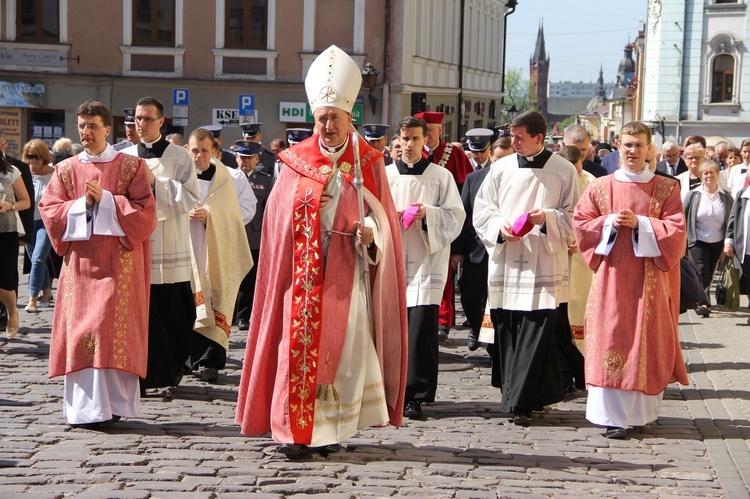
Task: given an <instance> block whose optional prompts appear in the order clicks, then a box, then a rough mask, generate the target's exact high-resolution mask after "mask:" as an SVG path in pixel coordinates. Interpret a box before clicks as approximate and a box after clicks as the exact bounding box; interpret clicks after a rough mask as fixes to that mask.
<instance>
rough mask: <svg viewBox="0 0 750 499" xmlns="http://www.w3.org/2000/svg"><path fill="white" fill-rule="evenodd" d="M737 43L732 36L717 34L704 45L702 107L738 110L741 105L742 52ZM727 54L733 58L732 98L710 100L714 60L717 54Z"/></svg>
mask: <svg viewBox="0 0 750 499" xmlns="http://www.w3.org/2000/svg"><path fill="white" fill-rule="evenodd" d="M738 43H742V42H737V41H736V40H735V39H734V38H733V37H732V36H730V35H727V34H719V35H716V36H714V37H713V38H712V39H711V40H709V42H708V44H707V47H706V59H705V63H706V65H705V68H706V74H705V75H704V79H703V81H704V91H703V107H704V108H711V107H715V108H722V107H731V108H733V109H735V108H736V109H737V110H739V107H740V105H741V102H740V95H741V90H742V52H741V51H740V50H738ZM720 55H729V56H731V57H732V58H733V59H734V82H733V85H732V100H731V101H727V102H711V92H712V89H713V76H714V60H715V59H716V57H717V56H720Z"/></svg>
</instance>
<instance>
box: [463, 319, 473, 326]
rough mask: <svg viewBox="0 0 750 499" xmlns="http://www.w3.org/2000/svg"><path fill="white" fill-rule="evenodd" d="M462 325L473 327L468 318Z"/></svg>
mask: <svg viewBox="0 0 750 499" xmlns="http://www.w3.org/2000/svg"><path fill="white" fill-rule="evenodd" d="M461 327H471V322H469V319H466V320H465V321H464V322H463V324H461Z"/></svg>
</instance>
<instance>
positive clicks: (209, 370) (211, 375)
mask: <svg viewBox="0 0 750 499" xmlns="http://www.w3.org/2000/svg"><path fill="white" fill-rule="evenodd" d="M201 376H203V381H205V382H206V383H216V382H217V381H219V371H218V370H217V369H216V368H215V367H204V368H203V371H202V372H201Z"/></svg>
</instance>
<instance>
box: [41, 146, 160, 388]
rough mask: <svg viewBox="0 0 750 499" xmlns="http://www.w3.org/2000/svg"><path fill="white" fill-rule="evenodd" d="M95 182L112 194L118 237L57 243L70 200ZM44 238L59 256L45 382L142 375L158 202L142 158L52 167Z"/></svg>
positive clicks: (121, 156) (44, 201) (46, 193)
mask: <svg viewBox="0 0 750 499" xmlns="http://www.w3.org/2000/svg"><path fill="white" fill-rule="evenodd" d="M88 179H95V180H97V181H98V182H99V185H100V186H101V187H102V188H103V189H105V190H108V191H110V192H111V193H112V195H113V197H114V201H115V207H116V210H117V220H118V222H119V223H120V225H121V226H122V229H123V231H124V232H125V235H124V236H122V237H115V236H100V235H96V234H92V236H91V238H90V239H89V240H88V241H72V242H65V241H63V240H62V238H63V235H64V234H65V229H66V227H67V224H68V211H69V210H70V208H71V206H72V205H73V202H74V201H75V200H76V199H78V198H80V197H83V196H84V189H85V183H86V180H88ZM39 211H40V212H41V214H42V219H44V225H45V227H46V228H47V234H48V235H49V238H50V240H51V241H52V246H53V247H54V248H55V251H56V252H57V254H58V255H62V256H63V266H62V271H61V272H60V282H59V284H58V288H57V304H56V305H55V315H54V318H53V322H52V340H51V345H50V357H49V370H50V377H53V376H61V375H64V374H68V373H72V372H76V371H80V370H81V369H85V368H92V367H93V368H96V369H120V370H122V371H127V372H130V373H133V374H137V375H138V376H140V377H141V378H143V377H145V376H146V361H147V356H148V304H149V289H150V287H149V285H150V282H151V245H150V242H149V236H150V235H151V233H152V232H153V231H154V228H155V227H156V202H155V201H154V196H153V194H152V193H151V187H150V186H149V183H148V177H147V176H146V164H145V163H144V162H143V160H142V159H140V158H136V157H133V156H128V155H126V154H118V155H117V156H115V158H114V160H112V161H111V162H106V163H83V162H81V161H79V160H78V158H77V157H73V158H70V159H67V160H65V161H63V162H61V163H59V164H58V165H57V166H56V167H55V173H54V175H53V176H52V179H51V180H50V183H49V185H48V186H47V189H46V190H45V191H44V196H43V197H42V200H41V201H40V203H39Z"/></svg>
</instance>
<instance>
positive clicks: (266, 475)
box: [0, 276, 750, 498]
mask: <svg viewBox="0 0 750 499" xmlns="http://www.w3.org/2000/svg"><path fill="white" fill-rule="evenodd" d="M22 280H25V276H24V278H23V279H22ZM24 290H25V287H23V288H22V290H21V293H22V294H21V296H22V297H23V296H24V295H25V293H24ZM19 301H21V302H24V301H25V299H23V298H22V299H21V300H19ZM743 302H744V298H743ZM747 316H748V310H747V309H742V310H741V311H739V312H736V313H725V312H714V313H712V316H711V317H710V318H708V319H700V318H698V317H697V316H696V315H694V314H693V313H692V312H690V313H689V314H685V315H682V316H681V317H680V318H681V321H682V322H681V333H682V338H683V348H684V353H685V356H686V361H687V362H688V363H689V372H690V381H691V385H690V386H687V387H678V386H674V385H673V386H670V387H669V388H668V389H667V391H666V393H665V397H664V404H663V410H662V416H661V417H660V418H659V420H658V422H657V423H656V424H654V425H652V426H650V427H646V428H643V429H642V430H641V431H639V432H635V433H633V435H632V436H631V438H630V439H628V440H620V441H618V440H608V439H606V438H604V437H603V436H602V430H601V429H600V428H596V427H593V426H592V425H590V424H589V423H588V422H587V421H586V420H585V418H584V414H585V403H586V399H585V394H581V395H580V396H578V397H577V398H572V399H570V400H568V401H565V402H564V403H560V404H557V405H556V406H554V407H552V408H551V409H550V410H548V411H546V412H544V413H542V414H541V415H540V417H539V418H538V419H537V422H536V423H535V424H534V425H533V426H531V427H529V428H521V427H516V426H514V425H512V424H511V423H509V421H508V419H507V416H506V415H504V414H501V413H500V412H499V411H498V407H499V398H500V393H499V391H498V390H497V389H495V388H492V387H490V386H489V378H490V376H489V360H488V357H487V354H486V353H485V352H484V351H483V350H482V349H480V350H478V351H477V352H469V351H468V349H467V348H466V347H465V339H466V330H461V329H458V330H454V331H453V332H451V338H450V339H449V341H448V343H447V344H445V345H443V346H442V347H441V373H440V388H439V390H438V395H437V402H435V403H434V404H430V405H427V406H425V414H426V415H427V419H426V420H425V421H410V422H408V424H407V425H406V426H405V427H403V428H400V429H395V428H386V429H367V430H363V431H362V432H361V433H360V434H359V435H358V436H356V437H355V438H352V439H350V440H348V441H347V442H345V447H344V449H343V450H342V451H341V452H339V453H337V454H332V455H330V456H329V457H327V458H324V457H315V458H312V459H310V460H309V461H303V462H289V461H287V460H285V459H284V458H282V456H281V455H279V454H278V453H277V452H276V445H275V444H274V442H273V441H272V440H271V439H270V437H264V438H249V437H245V436H242V435H241V434H240V432H239V428H238V426H237V425H235V424H234V409H235V401H236V397H237V392H236V387H237V385H238V384H239V378H240V370H241V360H242V355H243V351H244V333H243V334H236V333H235V334H234V336H233V342H232V344H231V351H230V355H229V359H228V368H227V369H226V370H225V371H223V372H222V374H221V377H220V380H219V382H218V383H217V384H212V385H210V384H207V383H205V382H203V381H202V380H200V379H198V378H196V377H193V376H187V377H186V378H185V379H184V380H183V382H182V384H181V385H180V386H179V387H177V388H174V389H170V390H163V391H160V392H158V393H157V394H156V395H152V396H149V397H147V398H145V399H144V400H143V402H142V414H141V417H140V418H139V419H134V420H127V421H123V422H120V423H118V424H117V425H115V427H112V428H110V429H108V430H106V431H102V432H95V431H89V430H84V429H73V428H70V427H69V426H67V425H66V424H65V422H64V420H63V416H62V402H61V396H62V389H63V387H62V380H61V379H53V380H50V379H48V377H47V358H48V353H49V340H50V329H49V326H50V323H51V319H52V310H51V309H44V310H43V311H42V312H41V313H38V314H30V313H27V312H24V311H21V321H22V326H23V330H22V331H21V333H20V334H19V335H18V336H17V337H16V338H15V339H14V340H12V341H5V339H4V335H3V337H2V338H3V339H2V340H0V417H1V418H2V422H3V424H2V426H0V436H1V438H0V496H3V497H11V496H14V495H24V496H27V495H29V494H33V495H36V496H43V497H66V496H75V497H95V498H99V497H127V498H130V497H133V498H140V497H143V498H146V497H178V496H179V497H206V498H210V497H245V496H248V495H251V494H253V495H257V496H258V497H268V498H286V497H306V496H309V495H317V494H323V495H325V496H327V497H335V498H351V497H361V496H371V497H400V496H423V497H435V498H441V497H446V498H495V497H562V496H607V497H687V496H690V497H729V498H735V497H750V492H749V491H750V485H749V484H750V450H749V449H748V437H750V423H749V421H750V390H749V388H748V387H749V386H750V358H749V357H750V326H748V324H747ZM462 320H463V317H459V323H460V321H462Z"/></svg>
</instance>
